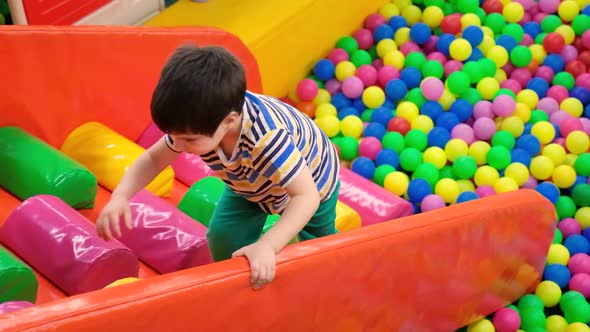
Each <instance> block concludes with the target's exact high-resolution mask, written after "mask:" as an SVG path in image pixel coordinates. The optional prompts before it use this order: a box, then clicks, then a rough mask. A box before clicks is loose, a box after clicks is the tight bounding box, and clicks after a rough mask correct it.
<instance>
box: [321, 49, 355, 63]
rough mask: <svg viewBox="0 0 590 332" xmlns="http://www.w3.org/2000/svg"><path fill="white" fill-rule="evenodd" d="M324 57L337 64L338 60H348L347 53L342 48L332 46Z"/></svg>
mask: <svg viewBox="0 0 590 332" xmlns="http://www.w3.org/2000/svg"><path fill="white" fill-rule="evenodd" d="M326 58H327V59H328V60H330V61H331V62H332V63H333V64H334V65H337V64H339V63H340V62H343V61H348V59H349V55H348V53H347V52H346V51H345V50H344V49H341V48H334V49H332V50H331V51H330V53H328V56H327V57H326ZM351 64H352V63H351Z"/></svg>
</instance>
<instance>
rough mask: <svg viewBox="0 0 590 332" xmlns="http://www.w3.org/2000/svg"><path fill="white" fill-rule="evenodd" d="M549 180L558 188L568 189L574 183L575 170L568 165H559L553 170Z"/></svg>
mask: <svg viewBox="0 0 590 332" xmlns="http://www.w3.org/2000/svg"><path fill="white" fill-rule="evenodd" d="M551 179H552V180H553V183H554V184H555V185H556V186H557V187H558V188H561V189H566V188H569V187H571V186H573V185H574V183H575V182H576V170H575V169H574V168H573V167H571V166H568V165H559V166H557V167H555V169H554V170H553V175H552V176H551Z"/></svg>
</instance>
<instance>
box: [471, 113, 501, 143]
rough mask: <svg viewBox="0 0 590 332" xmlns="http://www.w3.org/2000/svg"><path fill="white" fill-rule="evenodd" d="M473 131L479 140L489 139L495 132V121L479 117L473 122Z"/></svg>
mask: <svg viewBox="0 0 590 332" xmlns="http://www.w3.org/2000/svg"><path fill="white" fill-rule="evenodd" d="M473 133H474V134H475V137H476V138H477V139H480V140H486V141H487V140H489V139H490V138H492V136H494V134H495V133H496V122H495V121H494V120H492V119H491V118H479V119H477V120H475V122H474V123H473Z"/></svg>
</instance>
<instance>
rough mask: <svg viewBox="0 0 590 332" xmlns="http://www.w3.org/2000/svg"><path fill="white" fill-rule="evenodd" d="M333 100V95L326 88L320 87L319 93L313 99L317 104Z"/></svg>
mask: <svg viewBox="0 0 590 332" xmlns="http://www.w3.org/2000/svg"><path fill="white" fill-rule="evenodd" d="M331 100H332V95H331V94H330V93H329V92H328V90H326V89H319V90H318V94H317V95H316V96H315V98H314V99H313V103H314V104H316V105H320V104H329V103H330V101H331Z"/></svg>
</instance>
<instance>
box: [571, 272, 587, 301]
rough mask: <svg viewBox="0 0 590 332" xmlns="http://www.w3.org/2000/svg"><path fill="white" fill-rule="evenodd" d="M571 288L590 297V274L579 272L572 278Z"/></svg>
mask: <svg viewBox="0 0 590 332" xmlns="http://www.w3.org/2000/svg"><path fill="white" fill-rule="evenodd" d="M569 286H570V290H573V291H576V292H579V293H581V294H582V295H584V297H585V298H588V297H590V275H588V274H586V273H578V274H576V275H574V276H573V277H572V279H570V285H569Z"/></svg>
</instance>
